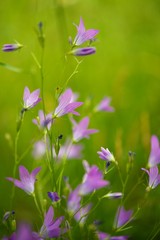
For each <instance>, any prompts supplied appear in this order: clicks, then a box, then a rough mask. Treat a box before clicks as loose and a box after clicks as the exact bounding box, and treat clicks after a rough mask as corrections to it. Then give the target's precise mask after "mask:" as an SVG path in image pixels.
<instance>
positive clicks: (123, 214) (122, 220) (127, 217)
mask: <svg viewBox="0 0 160 240" xmlns="http://www.w3.org/2000/svg"><path fill="white" fill-rule="evenodd" d="M132 214H133V211H132V210H128V211H126V210H125V209H124V207H119V208H118V211H117V214H116V218H115V228H120V227H122V226H124V225H126V224H127V223H128V222H129V221H131V218H132Z"/></svg>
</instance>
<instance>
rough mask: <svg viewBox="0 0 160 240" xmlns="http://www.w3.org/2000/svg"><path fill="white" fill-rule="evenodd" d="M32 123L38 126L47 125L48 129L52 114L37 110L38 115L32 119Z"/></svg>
mask: <svg viewBox="0 0 160 240" xmlns="http://www.w3.org/2000/svg"><path fill="white" fill-rule="evenodd" d="M33 123H34V124H36V125H37V126H39V127H40V128H44V127H47V128H48V130H50V128H51V125H52V114H51V113H49V114H47V115H46V116H45V115H44V112H43V111H42V110H39V112H38V117H37V118H36V119H33Z"/></svg>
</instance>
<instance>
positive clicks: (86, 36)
mask: <svg viewBox="0 0 160 240" xmlns="http://www.w3.org/2000/svg"><path fill="white" fill-rule="evenodd" d="M76 28H77V35H76V37H75V39H74V41H73V45H74V46H79V45H81V44H82V43H84V42H86V41H88V40H93V39H94V37H95V36H96V35H97V34H98V32H99V31H98V30H95V29H89V30H85V27H84V23H83V20H82V18H80V23H79V26H77V25H76Z"/></svg>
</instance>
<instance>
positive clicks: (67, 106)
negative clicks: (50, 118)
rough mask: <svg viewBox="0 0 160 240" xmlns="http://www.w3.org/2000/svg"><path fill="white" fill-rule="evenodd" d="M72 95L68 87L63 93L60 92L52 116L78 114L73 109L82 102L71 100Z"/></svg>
mask: <svg viewBox="0 0 160 240" xmlns="http://www.w3.org/2000/svg"><path fill="white" fill-rule="evenodd" d="M73 96H74V95H73V93H72V90H71V89H70V88H69V89H67V90H66V91H65V92H64V93H63V94H61V96H60V97H59V99H58V101H59V105H58V107H57V108H56V109H55V112H54V117H61V116H63V115H65V114H67V113H72V114H75V115H79V113H78V112H76V111H74V110H75V109H76V108H78V107H80V106H81V105H82V104H83V103H82V102H73Z"/></svg>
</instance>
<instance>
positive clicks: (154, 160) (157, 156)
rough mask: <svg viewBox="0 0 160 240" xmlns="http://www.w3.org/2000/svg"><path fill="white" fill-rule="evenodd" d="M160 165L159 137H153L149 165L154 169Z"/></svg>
mask: <svg viewBox="0 0 160 240" xmlns="http://www.w3.org/2000/svg"><path fill="white" fill-rule="evenodd" d="M159 163H160V145H159V141H158V138H157V136H155V135H153V136H152V137H151V152H150V155H149V160H148V165H149V168H150V167H154V166H155V165H157V164H159Z"/></svg>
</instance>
